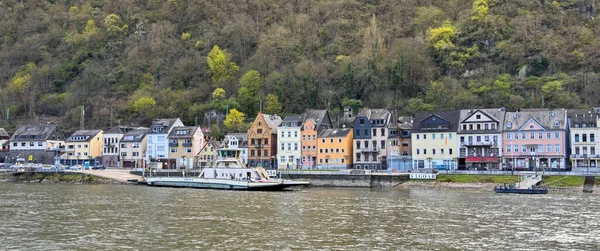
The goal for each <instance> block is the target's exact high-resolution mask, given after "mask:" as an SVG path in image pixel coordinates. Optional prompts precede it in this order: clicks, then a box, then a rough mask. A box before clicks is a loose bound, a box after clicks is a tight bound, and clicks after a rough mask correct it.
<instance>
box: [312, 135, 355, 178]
mask: <svg viewBox="0 0 600 251" xmlns="http://www.w3.org/2000/svg"><path fill="white" fill-rule="evenodd" d="M352 132H353V131H352V128H339V129H324V130H321V131H320V132H319V135H318V137H317V149H318V152H317V168H319V169H348V168H351V167H352V139H353V133H352Z"/></svg>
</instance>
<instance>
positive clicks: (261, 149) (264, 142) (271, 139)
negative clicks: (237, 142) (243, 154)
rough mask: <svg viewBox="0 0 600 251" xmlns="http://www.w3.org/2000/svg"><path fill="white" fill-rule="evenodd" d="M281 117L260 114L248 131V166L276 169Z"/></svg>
mask: <svg viewBox="0 0 600 251" xmlns="http://www.w3.org/2000/svg"><path fill="white" fill-rule="evenodd" d="M281 121H282V120H281V117H279V116H277V115H269V114H262V113H261V112H259V113H258V115H257V116H256V119H254V122H253V123H252V126H250V128H249V129H248V165H249V166H251V167H255V166H261V167H264V168H266V169H272V168H274V166H275V164H276V161H277V160H276V159H275V158H276V156H277V127H278V126H279V124H281Z"/></svg>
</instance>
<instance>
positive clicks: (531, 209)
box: [0, 183, 600, 250]
mask: <svg viewBox="0 0 600 251" xmlns="http://www.w3.org/2000/svg"><path fill="white" fill-rule="evenodd" d="M599 201H600V197H599V196H598V195H597V194H591V195H589V194H579V193H557V194H548V195H542V196H520V195H517V196H510V195H509V196H506V195H497V194H493V193H490V192H487V191H438V190H427V189H387V190H377V189H372V190H369V189H319V188H311V189H304V190H301V191H294V192H284V193H278V192H275V193H268V192H238V191H216V190H194V189H168V188H152V187H143V186H114V185H56V184H11V183H0V239H2V249H8V250H39V249H44V250H73V249H100V250H123V249H134V250H139V249H153V250H155V249H184V250H189V249H200V250H237V249H245V250H265V249H266V250H306V249H310V250H331V249H334V250H497V249H519V250H568V249H574V250H596V249H598V247H600V221H598V220H597V219H598V218H599V216H600V213H599V210H597V205H598V202H599Z"/></svg>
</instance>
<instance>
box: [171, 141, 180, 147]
mask: <svg viewBox="0 0 600 251" xmlns="http://www.w3.org/2000/svg"><path fill="white" fill-rule="evenodd" d="M169 146H170V147H177V146H179V143H178V142H169Z"/></svg>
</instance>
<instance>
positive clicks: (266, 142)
mask: <svg viewBox="0 0 600 251" xmlns="http://www.w3.org/2000/svg"><path fill="white" fill-rule="evenodd" d="M258 143H260V142H258ZM268 144H269V139H265V145H268Z"/></svg>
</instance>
